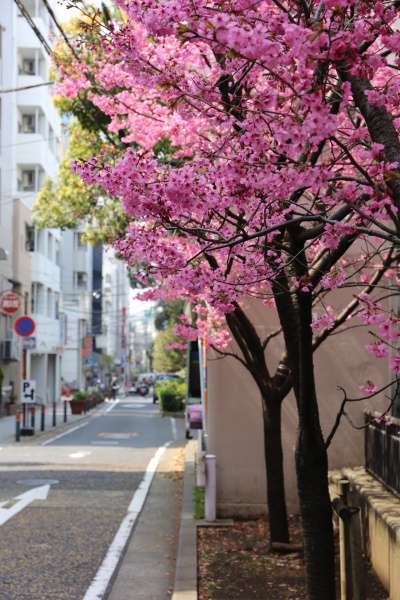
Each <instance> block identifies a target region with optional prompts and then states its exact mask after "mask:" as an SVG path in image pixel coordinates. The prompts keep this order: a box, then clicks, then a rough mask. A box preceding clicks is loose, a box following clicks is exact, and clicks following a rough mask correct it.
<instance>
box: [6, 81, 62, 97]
mask: <svg viewBox="0 0 400 600" xmlns="http://www.w3.org/2000/svg"><path fill="white" fill-rule="evenodd" d="M53 84H54V81H46V83H35V84H34V85H24V87H16V88H8V89H6V90H0V94H8V93H9V92H22V91H23V90H30V89H31V88H37V87H40V86H42V85H53Z"/></svg>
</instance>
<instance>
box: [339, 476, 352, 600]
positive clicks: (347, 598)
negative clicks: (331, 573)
mask: <svg viewBox="0 0 400 600" xmlns="http://www.w3.org/2000/svg"><path fill="white" fill-rule="evenodd" d="M348 492H349V482H348V480H347V479H341V480H340V481H339V497H340V500H341V502H342V503H343V506H344V507H345V510H344V509H343V508H342V511H341V513H338V514H339V517H340V518H339V546H340V599H341V600H351V598H352V586H351V559H350V547H349V516H350V514H349V510H348V507H347V494H348Z"/></svg>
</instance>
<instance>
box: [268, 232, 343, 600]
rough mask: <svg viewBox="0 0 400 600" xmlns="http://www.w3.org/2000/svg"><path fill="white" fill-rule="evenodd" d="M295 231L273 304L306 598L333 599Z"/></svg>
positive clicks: (324, 475) (329, 531) (324, 468)
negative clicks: (287, 385) (282, 358)
mask: <svg viewBox="0 0 400 600" xmlns="http://www.w3.org/2000/svg"><path fill="white" fill-rule="evenodd" d="M296 233H298V232H294V233H293V232H292V233H289V232H287V233H286V236H285V238H286V239H285V242H286V243H287V245H288V250H289V255H290V256H291V257H292V261H291V262H290V263H288V264H290V267H289V266H288V267H287V272H286V273H282V276H281V277H280V279H279V280H278V281H277V282H276V284H275V285H274V293H275V300H276V305H277V309H278V312H279V317H280V321H281V325H282V328H283V333H284V337H285V344H286V349H287V353H288V362H289V366H290V369H291V377H292V383H293V390H294V394H295V397H296V403H297V410H298V415H299V430H298V439H297V445H296V475H297V487H298V492H299V502H300V513H301V518H302V525H303V534H304V552H305V559H306V579H307V598H308V600H321V598H323V599H324V600H335V574H334V546H333V528H332V508H331V504H330V498H329V489H328V460H327V453H326V448H325V444H324V439H323V435H322V431H321V426H320V421H319V413H318V403H317V395H316V389H315V377H314V365H313V347H312V330H311V327H310V325H311V321H312V297H311V293H310V292H302V291H300V290H296V291H294V290H289V286H288V281H290V276H291V275H294V276H296V277H297V278H299V277H301V276H303V275H304V274H305V273H306V272H307V266H306V265H307V261H306V257H305V254H304V252H303V248H302V246H301V245H300V244H299V243H298V242H297V240H298V236H297V235H296Z"/></svg>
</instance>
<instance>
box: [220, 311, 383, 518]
mask: <svg viewBox="0 0 400 600" xmlns="http://www.w3.org/2000/svg"><path fill="white" fill-rule="evenodd" d="M246 312H248V314H249V315H251V318H252V321H253V322H255V323H258V324H259V325H258V327H257V331H258V334H259V335H260V337H264V336H265V335H266V334H268V333H271V332H272V331H275V329H276V325H277V323H276V313H275V311H274V310H271V309H269V308H267V307H265V306H264V305H263V304H261V303H260V302H256V301H253V302H251V304H248V305H247V306H246ZM357 324H360V321H359V320H357ZM369 341H370V339H369V336H368V332H362V331H361V330H360V329H349V330H348V332H347V333H346V334H343V335H336V336H333V337H332V339H329V340H328V341H326V342H325V343H324V344H323V345H322V346H321V348H320V349H319V350H318V351H317V353H316V354H315V356H314V364H315V370H316V374H317V393H318V398H319V406H320V418H321V424H322V428H323V433H324V435H325V437H326V436H327V435H328V434H329V432H330V431H331V428H332V426H333V423H334V421H335V417H336V414H337V411H338V410H339V407H340V403H341V401H342V398H343V394H342V392H340V391H338V389H337V386H341V387H342V388H344V389H345V390H346V392H347V394H348V397H359V396H360V395H361V392H360V390H359V389H358V386H359V385H360V384H361V383H363V382H365V381H366V380H367V379H370V380H372V381H374V382H375V383H376V385H378V386H380V385H383V384H384V383H385V382H387V381H388V377H389V373H388V370H387V365H386V363H384V362H381V363H379V362H378V361H376V360H374V359H373V358H372V357H370V355H369V354H368V353H367V352H366V351H365V350H364V348H363V343H367V342H369ZM281 350H282V340H281V339H280V337H277V338H275V339H274V340H273V341H272V343H271V347H270V348H268V349H267V360H268V365H271V367H270V368H271V372H272V373H273V372H274V369H275V368H276V365H277V364H278V361H279V356H280V352H281ZM230 351H233V352H238V349H237V347H236V345H235V344H234V343H232V344H231V347H230ZM208 396H209V418H208V427H209V430H208V440H209V444H208V452H209V453H212V454H215V455H216V457H217V505H218V514H219V515H220V516H221V517H223V516H235V515H240V514H242V515H256V514H262V513H265V512H266V479H265V463H264V451H263V430H262V412H261V400H260V395H259V391H258V389H257V387H256V385H255V383H254V382H253V380H252V378H251V377H250V375H249V374H248V372H247V371H246V369H245V368H244V367H243V366H242V365H241V364H240V363H239V362H238V361H237V360H235V359H234V358H231V357H226V358H223V359H221V358H220V357H219V355H217V354H216V353H215V352H213V351H210V352H209V359H208ZM387 403H388V402H387V401H385V400H381V401H378V402H374V403H373V404H372V402H371V401H368V402H363V403H356V404H354V405H351V406H349V407H348V412H349V415H350V416H351V419H352V420H353V421H354V422H355V423H356V424H357V423H358V424H362V423H363V414H362V411H363V410H364V409H365V408H375V409H376V410H380V408H382V407H383V406H387ZM282 412H283V418H282V436H283V444H284V456H285V482H286V494H287V503H288V509H289V512H296V511H297V510H298V499H297V491H296V478H295V471H294V446H295V442H296V430H297V410H296V405H295V400H294V396H293V394H289V396H288V397H287V398H286V399H285V401H284V403H283V409H282ZM329 461H330V468H339V467H344V466H354V465H362V464H364V451H363V434H362V432H360V431H357V430H355V429H353V428H351V426H350V425H349V423H348V422H347V421H346V420H343V422H342V424H341V426H340V428H339V431H338V432H337V434H336V436H335V438H334V440H333V442H332V444H331V447H330V449H329Z"/></svg>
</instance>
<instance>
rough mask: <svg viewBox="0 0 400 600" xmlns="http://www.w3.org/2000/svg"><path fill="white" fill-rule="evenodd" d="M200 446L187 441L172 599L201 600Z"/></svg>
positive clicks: (193, 441) (194, 442)
mask: <svg viewBox="0 0 400 600" xmlns="http://www.w3.org/2000/svg"><path fill="white" fill-rule="evenodd" d="M196 445H197V442H196V441H195V440H192V441H190V442H188V443H187V444H186V456H185V471H184V475H183V499H182V513H181V521H180V528H179V541H178V553H177V558H176V567H175V581H174V591H173V594H172V600H197V521H195V520H194V518H193V508H194V486H195V451H196Z"/></svg>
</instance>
